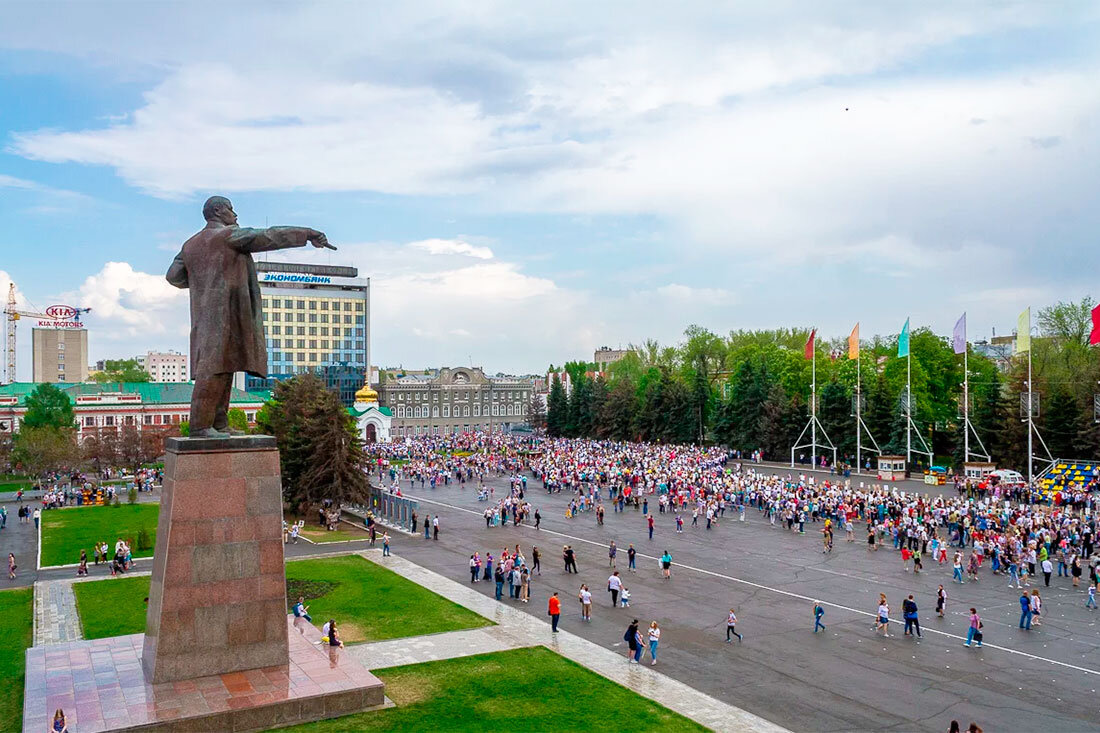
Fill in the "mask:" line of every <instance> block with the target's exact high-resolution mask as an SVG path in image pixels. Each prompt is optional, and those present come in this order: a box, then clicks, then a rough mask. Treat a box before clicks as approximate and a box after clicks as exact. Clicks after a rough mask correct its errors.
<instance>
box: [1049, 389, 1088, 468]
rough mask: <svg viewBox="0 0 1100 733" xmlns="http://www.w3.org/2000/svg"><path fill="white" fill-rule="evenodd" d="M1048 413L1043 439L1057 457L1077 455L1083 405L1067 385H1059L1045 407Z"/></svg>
mask: <svg viewBox="0 0 1100 733" xmlns="http://www.w3.org/2000/svg"><path fill="white" fill-rule="evenodd" d="M1043 412H1044V413H1045V415H1046V420H1045V421H1044V422H1045V426H1044V427H1045V429H1044V431H1043V433H1044V434H1043V439H1044V440H1045V441H1046V443H1047V448H1049V449H1050V452H1051V454H1052V455H1053V456H1054V457H1055V458H1074V457H1076V456H1077V437H1078V436H1077V432H1078V429H1079V427H1080V426H1079V422H1080V417H1081V406H1080V405H1079V404H1078V402H1077V398H1076V397H1074V396H1073V395H1072V394H1070V391H1069V389H1067V388H1066V387H1065V386H1059V387H1057V388H1056V389H1055V390H1054V394H1053V395H1051V397H1050V401H1049V402H1048V403H1047V404H1046V406H1045V407H1044V409H1043Z"/></svg>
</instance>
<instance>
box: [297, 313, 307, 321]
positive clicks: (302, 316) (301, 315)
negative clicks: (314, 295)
mask: <svg viewBox="0 0 1100 733" xmlns="http://www.w3.org/2000/svg"><path fill="white" fill-rule="evenodd" d="M305 322H306V314H305V313H299V314H298V323H305Z"/></svg>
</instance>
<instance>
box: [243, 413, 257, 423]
mask: <svg viewBox="0 0 1100 733" xmlns="http://www.w3.org/2000/svg"><path fill="white" fill-rule="evenodd" d="M244 419H245V420H248V422H256V413H254V412H246V413H245V414H244Z"/></svg>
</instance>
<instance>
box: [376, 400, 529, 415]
mask: <svg viewBox="0 0 1100 733" xmlns="http://www.w3.org/2000/svg"><path fill="white" fill-rule="evenodd" d="M485 414H486V415H490V414H491V415H493V416H494V417H496V416H501V417H507V416H510V415H526V414H527V405H525V404H524V403H522V402H517V403H515V404H514V405H512V404H508V405H498V404H495V403H494V404H493V409H492V412H490V410H489V406H488V405H486V406H485ZM394 416H395V417H410V418H417V417H421V418H424V417H428V406H427V405H409V406H407V407H406V406H405V405H398V406H397V409H396V410H395V414H394ZM450 416H451V406H450V405H443V413H442V417H450ZM454 416H455V417H470V405H455V409H454ZM473 416H474V417H481V404H480V403H474V406H473ZM431 417H440V410H439V405H434V406H432V408H431Z"/></svg>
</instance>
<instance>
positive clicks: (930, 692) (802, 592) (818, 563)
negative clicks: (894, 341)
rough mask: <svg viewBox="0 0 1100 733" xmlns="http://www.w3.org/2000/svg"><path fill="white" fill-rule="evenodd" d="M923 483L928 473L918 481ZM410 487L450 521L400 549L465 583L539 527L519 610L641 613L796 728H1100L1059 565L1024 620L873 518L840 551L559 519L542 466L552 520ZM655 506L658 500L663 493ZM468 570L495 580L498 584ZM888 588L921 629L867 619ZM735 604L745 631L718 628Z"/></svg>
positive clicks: (739, 526) (597, 623)
mask: <svg viewBox="0 0 1100 733" xmlns="http://www.w3.org/2000/svg"><path fill="white" fill-rule="evenodd" d="M774 470H776V471H778V472H780V473H786V472H788V471H789V470H790V469H787V468H783V467H781V468H776V469H774ZM529 480H530V477H529ZM857 480H858V479H857ZM493 483H494V484H495V485H496V486H497V495H498V496H500V495H501V494H500V492H501V491H506V490H507V488H506V487H507V480H506V479H499V480H497V481H494V482H493ZM918 487H923V484H919V485H918V484H914V485H913V486H912V487H907V488H918ZM927 489H928V490H930V491H931V490H939V491H942V490H945V489H943V488H942V487H941V488H940V489H934V487H927ZM402 490H403V491H404V492H405V493H406V494H407V495H411V496H414V497H415V498H418V499H419V500H420V512H419V513H420V516H421V517H424V516H426V515H427V514H429V513H430V514H432V515H433V516H434V515H435V514H436V512H438V513H439V514H440V516H441V520H440V521H441V536H440V539H439V541H433V540H425V539H423V536H422V535H420V536H418V537H415V538H412V537H407V536H405V535H398V536H396V537H394V539H393V541H392V543H391V545H392V547H393V551H394V552H395V553H398V554H400V555H402V556H404V557H407V558H409V559H410V560H412V561H414V562H416V563H418V564H420V565H423V566H425V567H428V568H430V569H432V570H435V571H437V572H439V573H441V574H444V575H447V576H448V577H452V578H455V579H466V581H467V582H468V579H469V570H468V563H469V557H470V554H471V553H472V552H474V551H475V550H477V551H479V552H481V554H482V556H483V557H484V555H485V553H486V552H487V551H488V552H492V553H493V555H494V557H499V554H500V551H501V549H502V548H504V547H509V548H512V547H514V546H515V545H516V544H517V543H519V544H520V545H521V546H522V548H523V550H524V553H525V555H526V556H527V557H528V558H529V559H530V557H531V551H530V548H531V545H532V544H536V545H538V546H539V548H540V550H541V551H542V554H543V563H542V564H543V571H542V573H543V574H542V575H541V576H536V577H535V579H534V584H533V587H532V600H531V603H530V604H529V605H522V608H523V610H525V611H527V612H528V613H531V614H533V615H535V616H538V617H541V618H545V613H546V599H547V597H548V596H549V594H550V593H551V592H553V591H555V590H556V591H558V592H559V594H560V596H561V598H562V599H563V601H564V603H563V606H564V609H563V610H564V612H565V613H564V615H563V620H562V625H563V628H568V629H569V630H570V631H573V632H574V633H577V634H579V635H581V636H584V637H585V638H587V639H589V640H591V641H594V642H596V643H599V644H602V645H604V646H607V647H609V648H613V649H620V650H621V649H623V642H622V641H621V639H622V635H623V630H624V629H625V628H626V626H627V624H628V623H629V621H630V620H631V619H632V618H638V619H639V620H640V621H642V622H643V623H645V624H648V622H649V621H652V620H656V621H657V622H658V623H659V624H660V625H661V627H662V629H663V633H662V637H661V646H660V652H659V659H660V661H659V666H660V667H661V669H662V671H663V672H665V673H666V674H668V675H670V676H672V677H674V678H676V679H678V680H681V681H683V682H685V683H687V684H689V685H691V686H693V687H696V688H698V689H700V690H702V691H703V692H706V693H708V694H711V695H714V696H715V697H718V698H719V699H722V700H724V701H726V702H728V703H730V704H733V705H736V706H738V707H741V708H744V709H746V710H749V711H750V712H752V713H755V714H757V715H760V716H762V717H764V718H767V719H769V720H772V721H774V722H776V723H778V724H780V725H783V726H785V727H788V728H790V729H792V730H799V731H802V730H806V731H811V730H812V731H851V730H879V731H887V730H894V731H946V730H947V729H948V726H949V724H950V721H951V720H952V719H956V720H958V721H959V722H960V723H962V725H963V727H964V728H965V727H966V726H967V725H968V724H969V723H970V722H971V721H975V722H977V723H978V724H979V725H981V726H982V727H983V728H984V729H985V730H987V731H997V730H1031V729H1046V730H1052V731H1054V730H1056V731H1086V730H1091V731H1095V730H1098V729H1100V722H1098V721H1100V698H1098V697H1097V695H1096V689H1097V688H1098V687H1100V651H1098V648H1100V627H1098V626H1097V619H1100V612H1090V611H1087V610H1086V609H1085V608H1084V600H1085V591H1084V587H1083V586H1082V587H1081V588H1079V589H1076V590H1075V589H1072V588H1071V587H1070V582H1069V579H1068V578H1061V579H1058V578H1056V579H1055V581H1054V582H1053V584H1052V586H1051V587H1050V588H1043V587H1042V585H1041V580H1040V585H1039V587H1040V590H1041V592H1042V594H1043V598H1044V601H1045V604H1044V609H1045V617H1044V622H1043V625H1042V626H1041V627H1039V628H1038V629H1033V630H1032V631H1031V632H1025V631H1021V630H1019V629H1018V628H1017V622H1018V619H1019V605H1018V602H1017V598H1018V597H1019V591H1017V590H1016V589H1015V588H1011V589H1010V588H1008V587H1007V580H1005V579H1002V578H1001V577H999V576H993V575H991V574H990V573H989V571H988V569H984V570H983V571H982V574H981V576H980V578H981V580H980V582H977V583H967V584H965V585H958V584H953V583H951V582H950V581H951V570H950V566H949V564H948V565H944V566H937V565H936V564H935V563H930V562H926V564H925V567H926V571H925V572H924V573H921V574H919V575H914V574H913V573H911V572H906V571H905V570H904V569H903V567H902V562H901V557H900V554H899V553H896V552H894V551H892V550H887V549H885V548H884V549H881V550H879V551H878V552H869V551H868V550H867V546H866V544H865V542H864V537H865V535H864V532H863V529H864V527H863V526H862V525H861V526H858V527H857V532H856V541H855V542H852V543H848V542H846V541H845V537H844V532H843V531H841V532H838V533H837V538H836V543H835V545H836V546H835V549H834V551H833V552H832V553H831V554H823V553H822V542H821V534H820V529H821V526H822V525H821V524H813V523H808V524H807V527H806V534H805V535H801V536H800V535H798V534H797V532H788V531H786V530H785V529H781V528H779V527H778V526H774V527H773V526H772V525H770V524H769V523H768V522H767V521H766V520H765V519H764V518H763V515H761V514H760V513H759V512H758V511H757V510H756V509H749V510H748V511H747V513H746V520H747V521H746V522H744V523H741V522H739V521H737V517H736V514H735V513H731V512H729V511H727V512H726V516H725V518H724V519H723V520H722V521H721V522H719V525H718V526H717V527H715V528H714V529H712V530H710V531H707V530H706V529H704V528H703V526H702V524H703V522H702V521H701V523H700V526H699V527H697V528H692V527H690V519H691V518H690V514H689V515H687V516H685V528H684V532H683V533H682V534H678V533H676V531H675V519H674V515H673V514H670V513H666V514H661V513H657V514H656V520H657V528H656V531H655V535H654V539H653V540H649V539H647V532H646V523H645V518H644V517H643V515H642V513H641V512H640V511H637V510H634V509H627V511H626V512H625V513H623V514H617V513H614V512H612V511H610V507H608V509H609V510H608V512H607V514H606V517H605V525H604V526H602V527H601V526H597V524H596V518H595V515H594V513H585V514H582V515H581V516H579V517H576V518H574V519H566V518H565V516H564V510H565V506H566V504H567V503H568V499H569V497H568V495H566V494H554V495H547V494H546V493H545V491H544V490H543V489H542V488H541V486H540V485H537V484H534V483H531V484H530V485H529V487H528V492H527V498H528V500H529V501H531V502H532V504H533V505H534V506H537V507H539V508H540V509H541V514H542V517H543V520H542V529H541V530H535V529H534V528H533V527H532V526H527V525H524V526H520V527H511V526H508V527H496V528H486V527H485V521H484V518H483V517H482V516H481V515H482V513H483V512H484V510H485V508H486V504H485V503H484V502H478V501H477V499H476V490H475V488H474V485H473V484H467V485H466V487H462V486H460V485H457V484H452V485H450V486H443V487H440V488H437V489H434V490H433V489H431V488H421V487H420V486H419V484H417V486H415V487H413V488H411V489H410V488H409V487H408V484H407V483H406V484H405V485H404V486H403V487H402ZM651 506H652V508H653V510H654V511H656V504H655V502H651ZM611 540H615V542H616V544H617V546H618V548H619V553H618V558H617V566H618V569H619V571H620V572H621V574H622V575H623V576H625V584H626V586H627V587H628V588H629V589H630V592H631V596H632V598H631V607H630V608H628V609H612V608H611V607H610V595H609V594H608V593H607V592H606V588H607V577H608V575H609V572H610V571H609V568H608V557H607V546H608V543H609V542H610V541H611ZM630 543H633V544H634V545H635V548H636V549H637V550H638V553H639V556H638V562H637V565H638V568H637V572H636V573H629V572H627V571H626V549H627V546H628V545H629V544H630ZM563 544H571V545H572V546H573V547H574V549H575V550H576V552H577V558H578V565H579V567H580V574H579V575H571V574H566V573H565V572H564V569H563V565H562V562H561V560H560V558H561V550H562V545H563ZM335 549H337V548H335V547H331V548H329V551H331V550H335ZM665 549H668V550H669V551H670V552H671V553H672V555H673V558H674V564H673V577H672V579H671V580H667V581H666V580H664V579H663V578H662V576H661V572H660V571H659V569H658V566H657V559H656V558H657V557H658V556H659V555H660V554H661V553H662V552H663V551H664V550H665ZM294 550H296V551H298V552H308V551H317V550H314V549H313V548H309V549H308V550H299V548H294ZM288 554H297V552H294V551H291V552H289V553H288ZM582 582H583V583H587V584H588V586H589V588H590V589H591V591H592V592H593V595H594V597H595V606H594V611H593V614H592V615H593V620H592V621H591V622H590V623H585V622H583V621H582V620H581V618H580V606H579V604H578V603H577V601H576V597H577V591H578V589H579V587H580V584H581V583H582ZM939 583H943V584H944V586H945V587H946V588H947V592H948V594H949V600H948V605H947V609H948V613H947V616H946V618H944V619H937V618H936V617H935V612H934V609H935V592H936V587H937V585H938V584H939ZM475 585H476V586H477V587H478V588H479V590H481V592H483V593H485V594H487V595H488V594H491V593H492V592H493V584H492V583H486V582H482V583H477V584H475ZM880 592H882V593H886V594H887V596H888V598H889V602H890V606H891V611H892V614H893V615H894V617H895V618H900V609H901V603H902V600H903V599H904V598H905V597H906V596H907V595H908V594H910V593H912V594H914V596H915V600H916V602H917V604H918V607H919V608H920V617H921V626H922V627H923V631H924V636H923V638H921V639H916V638H909V637H904V636H902V625H901V624H900V623H897V624H892V625H891V626H892V628H891V634H892V638H886V639H884V638H882V637H881V636H880V635H876V634H875V633H874V632H872V631H871V625H872V623H873V615H874V611H875V609H876V606H877V600H878V594H879V593H880ZM814 600H820V601H821V602H822V603H823V604H824V605H825V608H826V614H825V617H824V622H825V624H826V626H827V630H826V632H823V633H817V634H814V633H813V632H812V629H813V616H812V602H813V601H814ZM504 602H508V601H507V600H505V601H504ZM971 605H973V606H976V607H977V608H978V610H979V613H980V614H981V615H982V616H983V618H984V623H985V646H984V647H983V648H982V649H977V648H966V647H964V646H963V641H964V640H965V636H966V630H967V626H968V609H969V607H970V606H971ZM731 607H732V608H736V611H737V617H738V627H737V630H738V631H739V632H741V633H742V634H744V637H745V640H744V642H743V643H736V642H735V643H733V644H726V643H725V620H726V614H727V612H728V611H729V609H730V608H731ZM625 663H626V662H625V657H624V664H625Z"/></svg>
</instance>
